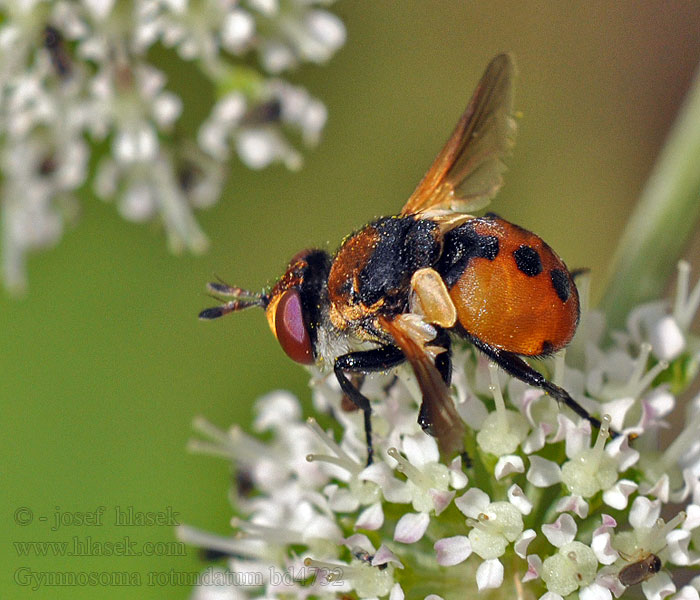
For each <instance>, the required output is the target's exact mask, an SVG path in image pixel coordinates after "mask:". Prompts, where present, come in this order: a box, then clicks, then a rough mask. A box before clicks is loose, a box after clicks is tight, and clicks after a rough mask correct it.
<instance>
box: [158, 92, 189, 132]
mask: <svg viewBox="0 0 700 600" xmlns="http://www.w3.org/2000/svg"><path fill="white" fill-rule="evenodd" d="M180 113H182V100H180V97H179V96H177V95H176V94H172V93H170V92H164V93H162V94H160V95H159V96H158V97H157V98H156V99H155V100H154V101H153V118H154V119H155V120H156V123H158V125H159V126H161V127H168V126H170V125H172V124H173V122H175V120H176V119H177V118H178V117H179V116H180Z"/></svg>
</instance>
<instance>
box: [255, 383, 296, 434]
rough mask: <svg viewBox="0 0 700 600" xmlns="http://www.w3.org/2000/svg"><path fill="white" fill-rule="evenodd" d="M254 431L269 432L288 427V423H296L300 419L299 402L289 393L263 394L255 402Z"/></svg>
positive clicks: (278, 391)
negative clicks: (256, 414)
mask: <svg viewBox="0 0 700 600" xmlns="http://www.w3.org/2000/svg"><path fill="white" fill-rule="evenodd" d="M255 411H256V412H257V413H258V416H257V417H256V418H255V421H254V423H253V427H254V428H255V431H269V430H270V429H278V428H284V427H288V426H289V424H290V423H294V422H296V423H298V422H299V421H300V419H301V407H300V406H299V400H297V398H296V396H295V395H294V394H292V393H291V392H287V391H286V390H277V391H274V392H270V393H269V394H265V395H264V396H262V397H261V398H259V399H258V400H257V401H256V402H255Z"/></svg>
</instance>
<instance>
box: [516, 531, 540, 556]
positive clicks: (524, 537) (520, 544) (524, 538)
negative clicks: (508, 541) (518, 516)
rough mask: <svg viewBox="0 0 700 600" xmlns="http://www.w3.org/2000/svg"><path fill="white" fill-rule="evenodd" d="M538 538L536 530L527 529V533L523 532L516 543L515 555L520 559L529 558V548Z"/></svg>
mask: <svg viewBox="0 0 700 600" xmlns="http://www.w3.org/2000/svg"><path fill="white" fill-rule="evenodd" d="M536 537H537V533H535V530H534V529H526V530H525V531H523V532H522V533H521V534H520V537H519V538H518V539H517V540H516V541H515V544H514V545H513V549H514V550H515V553H516V554H517V555H518V556H519V557H520V558H525V557H526V556H527V547H528V546H529V545H530V542H531V541H532V540H534V539H535V538H536Z"/></svg>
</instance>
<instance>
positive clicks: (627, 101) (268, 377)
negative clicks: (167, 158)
mask: <svg viewBox="0 0 700 600" xmlns="http://www.w3.org/2000/svg"><path fill="white" fill-rule="evenodd" d="M332 9H333V11H334V12H336V14H339V15H340V16H341V17H342V18H343V20H344V22H345V24H346V26H347V30H348V40H347V43H346V45H345V47H344V48H343V49H342V50H341V51H340V52H339V53H338V54H337V55H336V57H335V58H334V59H333V60H332V61H331V62H330V64H329V65H327V66H325V67H316V66H307V67H305V68H303V69H302V70H300V71H299V72H297V73H296V74H294V75H292V76H291V77H290V79H292V80H293V81H295V82H298V83H300V84H303V85H305V86H307V87H308V89H309V90H310V92H311V93H312V94H314V95H316V96H317V97H319V98H321V99H322V100H324V101H325V102H326V104H327V106H328V109H329V115H330V118H329V122H328V126H327V128H326V131H325V134H324V139H323V141H322V143H321V144H320V146H319V147H318V148H317V149H316V150H315V151H313V152H311V153H308V154H307V159H306V162H305V166H304V168H303V170H302V171H301V172H300V173H297V174H294V173H290V172H288V171H286V170H284V169H283V168H274V169H269V170H267V171H264V172H262V173H254V172H251V171H249V170H247V169H245V168H244V167H242V166H241V165H240V164H233V165H232V167H231V177H230V180H229V185H228V187H227V188H226V190H225V193H224V198H223V199H222V201H221V202H220V203H219V205H218V206H216V207H214V208H213V209H210V210H208V211H207V212H204V213H200V214H199V218H200V220H201V222H202V224H203V227H204V229H205V230H206V232H207V233H208V234H209V236H210V238H211V242H212V247H211V250H210V252H209V253H208V254H206V255H205V256H203V257H191V256H181V257H176V256H172V255H170V254H168V252H167V250H166V247H165V240H164V236H163V235H162V232H160V231H159V230H158V229H157V228H155V227H148V226H135V225H133V224H129V223H125V222H123V221H122V220H120V219H119V218H118V217H117V216H116V214H115V212H116V211H115V209H114V207H113V206H110V205H105V204H102V203H100V202H98V201H96V200H94V199H91V198H86V199H85V201H84V203H83V214H82V215H81V219H80V223H79V226H78V227H77V228H76V229H75V230H73V231H70V232H68V233H67V234H66V235H65V238H64V240H63V241H62V243H61V244H60V245H59V246H58V248H56V249H54V250H51V251H49V252H45V253H43V254H40V255H37V256H35V257H33V258H32V260H31V261H30V291H29V294H28V296H27V297H26V298H24V299H22V300H13V299H10V298H8V297H7V296H6V295H2V297H1V298H0V321H1V323H0V327H1V331H2V332H3V334H2V343H1V344H0V396H1V397H2V422H3V423H4V424H5V434H4V435H3V436H2V438H1V439H2V441H1V442H0V443H1V444H2V457H3V467H4V468H3V472H2V482H1V484H0V485H2V511H1V512H0V515H1V516H0V523H1V524H2V525H1V526H2V531H3V536H2V537H3V540H5V541H3V543H2V545H1V546H0V552H1V553H2V554H0V561H1V563H2V565H3V569H2V570H3V577H2V580H1V581H0V598H3V599H4V598H30V597H31V598H59V599H60V598H71V599H78V598H140V599H144V598H186V597H187V596H188V595H189V593H190V590H189V588H187V587H182V586H180V587H178V586H163V585H154V586H144V587H142V588H136V587H120V588H117V587H97V588H92V587H78V588H73V587H64V588H42V589H39V590H38V591H32V590H31V589H30V588H27V587H22V586H19V585H17V584H16V583H15V582H14V581H13V578H14V577H15V574H16V573H17V569H18V568H20V567H30V568H31V569H32V570H34V571H58V570H61V571H130V572H137V573H139V574H140V575H141V577H142V579H144V581H146V576H147V573H149V572H151V571H156V572H162V573H169V572H170V570H171V569H172V570H174V571H189V572H194V571H197V570H198V569H199V568H201V567H202V566H203V565H202V563H201V562H200V561H199V559H198V557H197V554H196V552H194V551H190V552H188V554H187V555H186V556H161V557H151V558H146V557H88V558H77V557H64V558H49V557H37V556H18V553H17V550H16V547H15V546H14V545H13V542H22V541H58V542H61V541H69V542H70V541H71V540H72V538H73V536H80V537H84V536H88V535H92V537H93V539H94V540H95V541H114V542H116V541H119V540H122V539H123V536H125V535H128V536H129V537H130V539H131V540H132V541H136V542H137V543H139V544H141V543H143V542H146V541H154V542H155V541H171V540H173V539H174V536H173V531H172V529H171V528H170V527H167V526H153V527H132V528H129V530H128V531H125V528H119V527H115V526H113V525H112V524H113V521H114V517H113V511H114V510H115V507H117V506H119V507H121V508H122V509H125V508H126V507H129V506H131V507H133V508H134V510H138V511H164V510H166V509H167V507H172V510H174V511H176V512H177V513H179V520H180V521H182V522H187V523H190V524H193V525H197V526H199V527H202V528H205V529H209V530H212V531H217V532H220V533H227V532H229V531H230V527H229V525H228V522H229V518H230V516H231V511H230V507H229V505H228V502H227V490H228V486H229V483H230V473H229V469H228V466H227V464H226V463H225V462H224V461H219V460H216V459H211V458H207V457H202V456H193V455H189V454H187V453H186V451H185V445H186V442H187V439H188V437H190V422H191V419H192V417H193V416H194V415H197V414H203V415H205V416H207V417H208V418H209V419H210V420H212V421H213V422H215V423H217V424H220V425H222V426H228V425H230V424H231V423H232V422H235V421H238V422H240V423H242V424H244V425H245V424H247V423H249V422H250V419H251V414H252V412H251V405H252V402H253V401H254V400H255V398H256V397H258V396H260V395H262V394H264V393H266V392H268V391H270V390H272V389H275V388H280V387H284V388H288V389H291V390H293V391H294V392H295V393H297V394H298V395H299V396H300V397H301V398H302V399H303V400H304V402H306V403H307V404H306V406H307V407H308V399H309V393H308V389H307V377H306V374H305V372H304V370H303V369H301V368H299V367H297V366H295V365H294V364H292V363H291V362H290V361H289V360H288V359H286V358H285V356H284V355H283V353H282V352H281V350H280V349H279V348H278V346H277V344H276V342H275V340H274V338H273V337H272V336H271V335H270V333H269V331H268V329H267V324H266V322H265V318H264V315H263V313H262V311H251V312H249V313H246V314H241V315H233V316H230V317H228V318H226V319H224V320H222V321H220V322H215V323H202V322H199V321H198V320H197V319H196V315H197V312H198V311H199V310H200V309H201V308H203V307H205V306H207V305H209V304H211V300H210V299H208V298H207V297H205V296H204V294H203V290H204V283H205V282H206V281H208V280H209V279H211V277H212V275H213V274H218V275H220V276H221V277H223V278H224V279H225V280H226V281H230V282H231V283H235V284H239V285H242V286H249V287H252V288H254V289H255V288H259V287H262V286H264V285H266V284H269V283H271V282H272V281H273V280H274V278H275V277H276V276H278V275H279V274H280V272H281V270H282V268H283V267H284V265H285V263H286V261H287V259H288V258H289V257H291V256H292V255H293V254H294V253H295V252H296V251H298V250H300V249H301V248H303V247H306V246H309V245H320V246H323V247H328V248H331V249H332V248H334V247H335V246H336V244H337V243H338V242H339V240H340V239H341V238H342V237H343V236H344V235H345V234H347V233H349V232H350V231H351V230H353V229H354V228H357V227H359V226H361V225H362V224H363V223H365V222H366V221H368V220H370V219H372V218H374V217H376V216H380V215H385V214H391V213H395V212H396V211H398V210H399V208H400V207H401V205H402V203H403V202H404V200H405V199H406V198H407V196H408V195H409V194H410V192H411V191H412V189H413V187H414V186H415V184H416V183H417V182H418V180H419V179H420V177H421V176H422V174H423V172H424V170H425V169H426V168H427V166H428V165H429V164H430V162H431V161H432V159H433V157H434V155H435V154H436V152H437V151H438V150H439V148H440V147H441V145H442V143H443V142H444V141H445V139H446V137H447V136H448V134H449V132H450V131H451V128H452V127H453V125H454V123H455V122H456V120H457V118H458V117H459V115H460V113H461V111H462V110H463V108H464V106H465V103H466V101H467V98H468V96H469V95H470V94H471V91H472V89H473V87H474V85H475V84H476V82H477V80H478V78H479V76H480V75H481V73H482V71H483V69H484V67H485V66H486V64H487V62H488V61H489V59H490V58H491V57H492V56H494V55H495V54H497V53H499V52H501V51H504V50H510V51H512V52H513V53H514V54H515V56H516V58H517V62H518V66H519V72H520V76H519V80H518V85H517V96H516V104H517V108H518V109H519V111H521V112H522V118H521V119H520V123H519V134H518V140H517V145H516V148H515V152H514V154H513V156H512V158H511V159H510V160H509V166H510V169H509V171H508V173H507V175H506V186H505V187H504V189H503V191H502V192H501V193H500V195H499V197H498V198H497V199H496V201H495V202H494V203H493V204H492V208H493V210H494V211H496V212H498V213H500V214H501V215H502V216H504V217H505V218H507V219H509V220H512V221H515V222H517V223H519V224H521V225H523V226H525V227H527V228H529V229H532V230H533V231H535V232H537V233H538V234H539V235H541V236H542V237H543V238H544V239H545V240H547V241H548V242H549V243H550V244H551V245H552V246H553V247H554V248H555V249H557V251H558V252H559V253H560V254H561V255H562V257H563V258H564V260H565V261H566V262H567V263H568V264H569V266H570V267H579V266H587V267H590V268H591V269H592V271H593V280H594V286H595V287H594V293H597V294H599V293H600V291H601V290H602V285H603V283H602V282H603V279H604V274H605V271H606V266H607V265H608V263H609V259H610V256H611V253H612V252H613V250H614V248H615V243H616V238H617V236H618V235H619V233H620V231H621V229H622V227H623V226H624V224H625V222H626V218H627V216H628V215H629V213H630V211H631V209H632V206H633V204H634V201H635V198H636V197H637V195H638V194H639V191H640V189H641V187H642V185H643V183H644V180H645V177H646V176H647V174H648V172H649V170H650V168H651V166H652V164H653V162H654V159H655V156H656V154H657V152H658V150H659V148H660V146H661V144H662V143H663V140H664V136H665V133H666V131H667V130H668V128H669V126H670V124H671V123H672V121H673V118H674V115H675V113H676V111H677V109H678V105H679V103H680V102H681V100H682V98H683V94H684V92H685V90H686V89H687V87H688V85H689V82H690V79H691V76H692V72H693V70H694V68H695V66H696V65H697V64H698V60H699V59H700V4H698V3H697V2H696V1H686V2H683V1H674V2H667V3H661V2H639V1H627V0H625V1H618V2H610V1H594V2H585V3H583V2H581V3H571V2H529V1H528V2H498V1H497V2H494V1H492V0H491V1H488V2H455V1H451V2H435V1H431V2H427V1H424V0H422V1H419V0H416V1H407V0H402V1H401V2H390V1H388V0H382V1H364V2H349V1H345V2H339V3H337V4H336V5H334V6H333V7H332ZM170 77H171V79H170V83H169V85H170V86H171V87H172V88H173V89H175V90H176V91H179V92H180V93H181V94H182V95H183V97H184V99H185V102H186V103H194V102H197V103H205V104H203V105H202V106H199V107H197V108H196V109H195V111H196V112H197V113H198V114H204V112H205V108H206V106H207V105H208V103H209V102H210V101H211V99H210V98H208V97H202V96H197V95H195V93H194V92H193V86H192V85H190V82H189V81H188V79H187V78H188V77H189V76H188V75H187V76H185V75H182V76H180V77H178V74H177V73H176V72H175V73H173V72H172V71H171V73H170ZM195 90H196V86H195ZM699 247H700V246H699V245H698V243H697V240H696V242H695V245H694V247H691V249H690V250H689V256H690V255H693V254H694V255H697V250H698V248H699ZM693 248H694V249H693ZM660 251H662V250H660ZM694 266H695V269H696V273H697V270H698V269H700V262H699V261H697V260H696V261H695V265H694ZM98 506H105V507H106V509H107V514H106V516H105V517H104V519H103V522H104V525H103V526H102V527H93V528H90V527H86V526H73V527H69V526H66V527H63V528H61V529H59V530H58V531H51V525H52V523H53V515H54V512H55V511H57V510H58V511H60V512H66V513H70V512H77V511H82V512H86V511H94V510H95V509H96V508H97V507H98ZM19 507H27V508H29V509H31V510H32V511H33V514H34V521H33V522H32V523H31V524H30V525H26V526H20V525H18V524H16V523H15V518H14V514H15V510H16V509H18V508H19ZM41 516H45V517H47V518H48V521H46V522H40V521H39V518H40V517H41Z"/></svg>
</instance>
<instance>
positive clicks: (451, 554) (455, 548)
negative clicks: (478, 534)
mask: <svg viewBox="0 0 700 600" xmlns="http://www.w3.org/2000/svg"><path fill="white" fill-rule="evenodd" d="M433 548H435V552H436V554H437V563H438V564H439V565H441V566H443V567H451V566H452V565H458V564H459V563H461V562H463V561H465V560H467V559H468V558H469V557H470V556H471V553H472V545H471V542H470V541H469V538H468V537H466V536H464V535H456V536H454V537H449V538H442V539H441V540H438V541H437V542H435V544H434V546H433Z"/></svg>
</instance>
